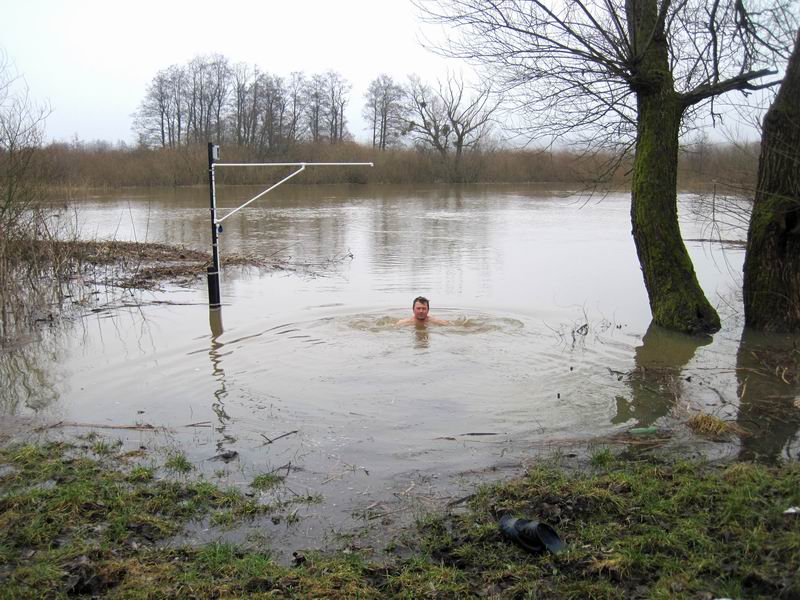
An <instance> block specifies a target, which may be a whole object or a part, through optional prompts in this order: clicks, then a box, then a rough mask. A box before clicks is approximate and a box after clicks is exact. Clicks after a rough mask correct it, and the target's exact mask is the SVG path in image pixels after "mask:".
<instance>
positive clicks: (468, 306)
mask: <svg viewBox="0 0 800 600" xmlns="http://www.w3.org/2000/svg"><path fill="white" fill-rule="evenodd" d="M259 191H261V189H260V188H250V187H231V188H221V189H220V190H219V194H218V200H219V204H220V206H223V207H234V206H236V205H238V204H239V203H241V202H243V201H245V200H247V199H249V198H250V197H252V196H254V195H255V194H257V193H258V192H259ZM695 202H696V197H695V196H693V195H692V194H683V195H681V197H680V205H681V227H682V232H683V235H684V237H685V238H686V239H688V240H694V239H700V238H709V237H713V236H715V235H718V234H719V233H720V232H711V231H710V230H709V228H708V225H707V224H706V223H704V222H702V221H699V220H697V218H696V217H694V216H693V214H692V210H691V208H692V205H693V203H695ZM78 215H79V218H80V221H81V227H82V229H81V232H82V235H83V236H85V237H101V238H110V237H113V238H116V239H125V240H138V241H155V242H167V243H170V244H182V245H185V246H187V247H192V248H197V249H201V250H208V249H209V244H210V239H209V238H210V225H209V210H208V192H207V190H204V189H201V188H198V189H189V190H136V191H130V192H114V193H110V194H106V195H99V196H95V197H92V198H90V199H87V200H85V201H82V202H80V203H79V204H78ZM712 233H713V235H712ZM721 235H722V237H724V238H741V236H742V235H743V234H742V233H741V232H736V231H722V232H721ZM220 244H221V246H220V248H221V253H222V254H223V256H224V255H225V254H226V253H232V252H237V253H253V254H258V255H261V256H263V255H270V256H272V255H274V256H275V257H276V258H279V259H281V260H284V261H287V262H288V263H290V264H292V265H294V266H295V267H296V269H297V270H295V271H261V272H259V271H257V270H255V269H249V270H247V269H245V270H242V269H235V268H230V269H227V270H225V271H224V273H223V280H222V296H223V303H224V306H223V308H222V309H221V311H219V312H211V313H210V312H209V310H208V307H207V293H206V287H205V283H204V282H203V281H202V280H201V281H200V282H199V283H198V284H197V285H195V286H193V287H176V286H165V288H164V290H163V291H160V292H154V293H143V294H138V295H136V296H135V297H134V298H131V299H130V301H127V302H123V301H122V300H117V301H115V302H116V304H117V305H124V306H121V307H120V308H117V309H116V310H110V311H98V312H94V313H93V312H89V311H87V314H86V316H85V318H83V319H81V320H79V321H76V322H73V323H71V324H68V325H66V326H64V327H57V328H42V329H41V331H40V332H39V334H38V337H36V338H35V339H32V340H31V342H30V343H29V344H27V345H26V346H24V347H20V348H17V349H15V350H7V351H6V352H7V356H6V359H5V360H4V361H2V365H3V366H5V367H6V370H7V372H6V373H4V374H2V378H3V379H4V380H6V381H8V382H9V385H7V386H6V390H7V391H6V395H5V399H4V401H3V403H2V411H3V414H4V417H12V416H13V417H32V418H34V419H35V420H36V421H41V422H43V423H57V422H62V428H67V429H69V428H70V427H72V425H71V424H83V425H84V427H82V428H81V427H72V428H71V429H70V431H71V432H75V431H84V430H85V429H87V428H89V429H90V428H91V427H87V426H88V425H96V426H104V427H108V426H112V427H116V426H127V425H133V424H137V423H138V424H150V425H153V426H157V427H163V428H165V429H164V430H158V432H155V433H153V432H147V431H132V430H122V429H98V431H99V432H100V433H103V434H105V435H109V436H112V437H114V436H116V437H124V438H125V439H126V440H128V441H129V442H130V441H131V440H133V442H136V441H137V440H138V441H140V442H141V443H143V444H145V445H149V444H154V443H162V444H168V445H170V444H174V445H176V446H177V447H180V448H182V449H183V450H185V451H186V452H187V454H188V456H189V458H190V460H192V461H193V462H194V463H195V464H197V465H199V466H200V468H201V469H202V470H204V471H205V472H206V473H212V472H216V474H217V476H222V473H221V471H224V477H226V478H227V480H228V481H229V482H231V483H234V484H239V485H243V486H244V485H246V484H247V483H248V482H249V481H251V480H252V477H253V476H254V475H257V474H259V473H264V472H266V471H271V470H273V469H278V468H282V469H283V470H282V471H281V472H283V473H289V477H288V479H287V486H289V487H291V488H292V490H293V491H296V492H298V493H300V492H303V493H306V492H309V493H313V494H321V495H322V498H323V500H322V503H321V504H320V505H317V506H313V507H308V508H307V509H304V511H303V512H301V516H304V518H303V519H301V522H300V525H297V526H295V528H294V529H293V530H292V531H291V532H290V534H289V536H290V537H291V536H292V535H293V536H294V538H292V539H294V540H299V541H295V542H292V543H297V544H299V545H315V543H316V542H317V541H318V540H319V539H320V536H322V535H324V533H325V532H327V531H330V530H331V529H337V528H345V529H346V528H347V527H349V526H350V525H351V524H353V523H356V522H358V521H359V519H358V517H357V516H354V515H358V514H361V513H359V511H362V512H363V511H365V510H366V511H367V512H369V514H377V515H378V516H381V511H384V513H383V515H384V517H385V516H386V515H390V514H391V513H392V512H393V510H394V509H391V508H387V507H388V506H389V502H390V501H391V500H392V498H395V499H396V498H397V497H399V496H404V495H405V496H414V494H418V496H417V497H418V498H423V499H429V500H431V501H436V500H439V501H441V500H442V498H446V497H447V493H450V494H453V493H454V492H452V489H453V488H452V482H453V481H456V480H458V478H459V477H462V476H466V477H467V478H469V475H470V474H476V473H477V474H481V473H485V472H487V471H488V470H490V469H493V468H495V469H496V468H497V466H498V465H499V466H501V467H502V466H504V465H505V466H509V465H511V466H513V465H516V464H519V463H520V462H521V461H523V460H524V459H525V458H526V457H530V456H535V455H536V453H537V452H541V451H552V449H554V448H559V447H562V446H561V445H562V444H563V443H566V441H578V442H580V441H585V442H587V443H588V442H589V441H590V440H592V439H594V438H597V437H607V436H613V435H614V434H618V433H621V432H624V431H626V430H628V429H630V428H632V427H646V426H650V425H656V426H658V427H659V428H660V429H662V430H664V431H671V432H672V435H673V436H674V437H684V438H685V437H689V434H688V432H687V430H686V428H685V426H683V425H682V424H683V423H685V421H686V419H687V418H688V417H689V416H691V415H693V414H696V413H698V412H705V413H708V414H712V415H715V416H719V417H721V418H724V419H728V420H734V421H736V422H737V423H738V424H739V425H740V426H742V427H744V428H746V429H747V430H748V431H750V432H751V435H749V436H745V437H742V438H741V440H740V439H739V438H734V439H733V440H732V441H731V442H729V443H727V444H714V443H705V444H698V445H697V446H695V448H702V451H703V452H705V453H706V454H710V455H712V456H719V455H733V456H739V457H741V458H755V457H760V458H766V459H776V458H779V457H781V456H792V457H796V456H798V453H799V452H800V438H798V428H800V408H798V406H800V405H799V404H798V402H797V398H798V394H799V393H800V392H798V390H797V388H796V386H794V385H793V384H791V383H786V382H785V381H783V380H781V379H780V378H779V377H775V376H774V373H768V371H771V370H772V369H774V366H773V365H767V364H766V363H765V362H764V354H763V353H762V352H761V350H762V348H764V347H765V344H768V345H769V344H772V345H774V344H776V343H778V342H780V340H775V339H774V338H770V339H769V340H764V339H756V338H753V337H746V339H745V340H742V339H741V338H742V318H741V299H740V295H739V293H738V290H739V289H740V287H741V265H742V260H743V249H741V248H737V247H730V246H724V245H722V244H719V243H711V242H701V241H687V247H688V249H689V252H690V254H691V256H692V259H693V261H694V264H695V267H696V270H697V273H698V277H699V279H700V282H701V285H702V286H703V288H704V290H705V291H706V294H707V296H708V297H709V299H710V300H711V302H712V303H713V304H715V305H716V306H717V307H718V309H719V311H720V314H721V316H722V318H723V329H722V331H720V332H719V333H718V334H716V335H715V336H714V337H713V339H712V338H692V337H687V336H682V335H678V334H673V333H670V332H665V331H662V330H660V329H659V328H657V327H653V326H651V325H650V314H649V307H648V304H647V296H646V293H645V289H644V284H643V282H642V277H641V272H640V269H639V265H638V262H637V258H636V252H635V248H634V245H633V241H632V239H631V236H630V222H629V195H628V194H626V193H619V194H610V195H607V196H605V197H602V198H600V197H599V196H598V197H592V198H587V197H584V196H581V195H579V194H577V193H570V192H569V191H568V190H563V189H561V190H553V189H546V188H541V187H531V186H524V187H523V186H470V187H453V186H428V187H420V186H417V187H400V186H383V187H377V186H315V187H307V186H286V187H283V188H279V189H278V190H276V191H274V192H272V193H271V194H270V195H268V196H266V197H264V198H263V199H261V200H259V201H257V202H256V203H254V204H253V205H251V206H250V207H248V208H246V209H244V210H243V211H241V212H240V213H237V214H236V215H234V216H232V217H231V218H230V219H229V220H227V221H225V222H224V229H223V232H222V234H221V242H220ZM417 295H425V296H427V297H428V298H430V301H431V314H432V315H434V316H436V317H440V318H444V319H447V320H449V321H451V324H450V325H444V326H431V327H427V328H418V327H415V326H405V327H398V326H396V325H395V321H396V320H397V319H400V318H403V317H407V316H410V315H411V310H410V309H411V301H412V299H413V298H414V297H415V296H417ZM790 342H791V341H790V340H789V341H788V342H787V343H790ZM12 352H13V353H15V356H14V357H13V359H12V358H11V357H10V353H12ZM287 434H288V435H287ZM154 437H155V438H156V439H155V440H153V438H154ZM224 450H236V451H237V452H238V453H239V456H238V458H237V459H236V460H235V461H234V462H232V463H228V464H224V463H221V462H219V461H216V460H214V461H209V459H211V458H212V457H214V456H215V455H217V454H218V453H220V452H222V451H224ZM443 490H451V491H450V492H445V491H443ZM398 510H399V509H398ZM370 511H371V512H370ZM384 520H386V519H384ZM284 534H285V531H284Z"/></svg>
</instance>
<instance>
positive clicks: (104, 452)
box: [92, 440, 122, 456]
mask: <svg viewBox="0 0 800 600" xmlns="http://www.w3.org/2000/svg"><path fill="white" fill-rule="evenodd" d="M120 446H122V441H121V440H114V441H113V442H107V441H106V440H97V441H95V442H94V444H92V452H94V453H95V454H97V455H99V456H109V455H111V454H114V453H115V452H116V451H117V450H119V448H120Z"/></svg>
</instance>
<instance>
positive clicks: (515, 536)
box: [500, 515, 566, 554]
mask: <svg viewBox="0 0 800 600" xmlns="http://www.w3.org/2000/svg"><path fill="white" fill-rule="evenodd" d="M500 531H502V532H503V535H505V536H506V537H507V538H508V539H510V540H511V541H512V542H514V543H515V544H517V545H518V546H520V547H521V548H524V549H525V550H527V551H528V552H530V553H531V554H541V553H542V552H544V551H545V550H549V551H550V552H552V553H553V554H558V553H559V552H561V551H562V550H563V549H564V548H566V544H565V543H564V542H563V541H562V540H561V538H560V537H559V536H558V534H557V533H556V530H555V529H553V528H552V527H550V525H547V524H546V523H540V522H539V521H531V520H529V519H518V518H516V517H512V516H511V515H504V516H503V517H502V518H501V519H500Z"/></svg>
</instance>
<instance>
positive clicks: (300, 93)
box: [133, 54, 499, 160]
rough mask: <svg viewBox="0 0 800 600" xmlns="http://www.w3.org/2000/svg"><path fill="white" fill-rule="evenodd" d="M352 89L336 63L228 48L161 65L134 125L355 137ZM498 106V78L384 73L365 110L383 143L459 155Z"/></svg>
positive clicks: (379, 145) (169, 130)
mask: <svg viewBox="0 0 800 600" xmlns="http://www.w3.org/2000/svg"><path fill="white" fill-rule="evenodd" d="M351 90H352V85H351V83H350V82H349V81H347V79H346V78H344V77H343V76H342V75H341V74H340V73H338V72H336V71H333V70H328V71H325V72H323V73H312V74H306V73H304V72H301V71H295V72H292V73H290V74H289V75H288V76H281V75H276V74H272V73H269V72H268V71H265V70H263V69H261V68H260V67H258V66H257V65H248V64H246V63H231V61H230V60H229V59H228V58H227V57H225V56H223V55H221V54H212V55H204V56H196V57H195V58H193V59H192V60H190V61H189V62H187V63H186V64H184V65H172V66H170V67H168V68H166V69H162V70H161V71H159V72H158V73H156V75H155V76H154V77H153V79H152V80H151V81H150V83H149V84H148V86H147V89H146V90H145V94H144V97H143V99H142V101H141V103H140V105H139V108H138V109H137V111H136V113H135V114H134V115H133V117H134V120H133V131H134V133H135V134H136V138H137V143H138V145H140V146H145V147H149V148H178V147H181V146H188V145H191V144H202V143H205V142H207V141H214V142H216V143H220V144H235V145H236V146H239V147H244V148H248V149H250V150H252V151H254V152H255V153H256V154H257V155H259V156H269V155H273V156H274V155H282V154H285V153H286V152H287V151H288V150H289V148H291V147H292V146H293V145H296V144H299V143H314V144H317V143H330V144H339V143H342V142H345V141H352V139H353V136H352V133H351V132H350V130H349V129H348V123H347V119H346V117H345V109H346V107H347V106H348V105H349V104H350V103H351V102H352V100H353V99H352V97H351ZM498 107H499V101H498V100H497V99H496V98H493V97H492V95H491V90H490V89H489V87H487V86H478V87H476V88H474V89H469V88H468V86H467V85H466V84H465V83H464V80H463V78H462V77H460V76H455V75H453V74H448V75H447V76H446V77H445V78H444V80H442V81H439V82H437V84H436V85H432V84H430V83H428V82H425V81H423V80H422V79H421V78H420V77H419V76H418V75H414V74H412V75H410V76H409V77H408V81H407V82H406V83H401V82H398V81H396V80H395V79H394V78H393V77H391V76H390V75H387V74H385V73H384V74H380V75H378V76H377V77H375V79H373V80H372V82H371V83H370V84H369V88H368V89H367V92H366V93H365V96H364V104H363V107H362V111H361V112H362V115H363V117H364V119H365V120H366V122H367V123H368V125H369V129H370V134H371V146H372V148H374V149H377V150H387V149H389V148H396V147H400V146H402V145H405V144H410V145H412V146H415V147H421V148H425V149H429V150H432V151H434V152H436V153H438V154H439V155H441V156H447V155H449V154H452V155H453V156H454V157H455V158H456V160H458V159H459V158H460V157H461V156H462V154H464V152H466V151H468V150H470V149H474V148H478V147H480V144H481V142H482V141H484V140H485V139H486V137H487V135H488V134H489V132H490V129H491V126H492V124H493V122H494V119H493V117H494V114H495V113H496V111H497V109H498Z"/></svg>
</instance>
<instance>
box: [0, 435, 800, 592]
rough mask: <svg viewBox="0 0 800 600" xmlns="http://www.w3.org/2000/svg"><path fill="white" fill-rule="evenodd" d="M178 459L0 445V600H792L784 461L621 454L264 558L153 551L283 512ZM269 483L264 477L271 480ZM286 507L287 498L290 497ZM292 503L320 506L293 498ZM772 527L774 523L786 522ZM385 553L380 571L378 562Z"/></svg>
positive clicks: (793, 488) (550, 470)
mask: <svg viewBox="0 0 800 600" xmlns="http://www.w3.org/2000/svg"><path fill="white" fill-rule="evenodd" d="M193 473H194V467H193V465H191V463H189V461H187V460H186V458H185V455H183V454H182V453H181V452H180V451H179V450H175V449H173V450H171V451H170V452H168V453H159V452H157V451H155V450H147V449H139V450H132V451H124V450H123V449H122V444H121V443H120V442H116V441H114V440H109V439H105V438H102V437H100V436H99V435H97V434H96V433H91V432H90V433H88V434H85V435H83V436H80V437H78V438H75V439H74V440H70V441H67V442H64V441H57V442H48V441H41V442H38V443H33V444H17V445H11V446H5V447H3V448H2V449H0V565H3V566H2V567H0V597H2V598H34V597H36V598H38V597H55V598H60V597H97V596H102V597H109V598H117V597H125V598H130V597H134V598H172V597H188V596H191V597H197V598H219V597H248V598H253V597H255V598H257V597H279V598H280V597H284V598H307V597H325V598H353V597H360V598H382V597H406V598H412V597H413V598H418V597H427V598H462V597H493V598H494V597H496V598H506V597H508V598H511V597H536V598H645V597H647V598H676V597H682V598H704V599H711V598H720V597H731V598H744V597H746V598H794V597H798V595H799V594H800V516H798V515H797V514H794V513H791V512H789V513H787V512H786V511H787V510H788V509H790V508H791V507H793V506H798V505H800V464H798V463H797V462H796V461H787V462H783V463H781V464H778V465H774V466H766V465H758V464H753V463H745V462H737V461H725V462H706V461H701V460H686V459H684V458H680V457H675V456H669V455H666V454H663V453H661V454H659V453H654V452H652V451H643V450H642V448H640V447H637V446H628V447H622V448H617V449H614V450H612V449H611V448H609V447H604V446H599V447H595V448H594V449H593V450H592V451H591V452H590V453H589V455H588V460H587V459H575V458H571V457H568V456H559V455H557V454H556V455H552V456H551V457H549V458H547V459H543V460H542V461H540V462H538V463H537V464H536V465H535V466H533V467H531V468H529V469H528V470H527V471H526V472H525V473H523V474H522V475H520V476H518V477H514V478H512V479H509V480H505V481H501V482H499V483H495V484H491V485H481V486H478V487H477V488H476V489H475V491H474V493H473V494H471V495H470V496H468V497H466V498H463V499H461V500H460V501H456V502H451V503H450V505H448V506H445V507H442V509H441V510H439V511H435V512H429V513H427V514H425V515H422V516H421V517H420V518H419V519H418V520H417V522H416V524H415V525H414V526H412V527H411V528H409V529H408V530H405V531H404V532H402V533H400V534H399V535H396V536H394V537H393V538H391V539H387V540H386V546H385V548H383V549H379V550H381V554H382V556H387V555H388V556H389V558H384V559H381V560H377V559H376V556H377V554H378V553H377V552H376V551H375V550H376V549H370V548H359V547H358V545H357V544H355V545H348V546H346V547H344V548H339V549H333V550H331V551H329V552H324V553H322V552H309V553H305V552H303V551H302V549H298V551H297V552H295V553H294V556H295V560H294V566H282V565H280V564H278V563H277V562H275V561H274V560H273V559H271V558H270V548H269V540H268V539H262V540H250V541H248V542H247V543H244V544H241V545H233V544H229V543H224V542H211V543H204V544H200V545H196V546H188V545H173V544H170V543H169V540H170V539H171V538H173V536H175V535H178V534H179V533H180V532H181V531H182V530H183V528H184V527H185V526H186V525H187V524H188V523H190V522H196V521H202V523H203V524H204V526H207V527H218V528H220V531H224V530H225V528H228V527H233V526H234V525H235V524H236V523H238V522H241V521H242V520H249V519H265V518H270V519H272V520H273V523H275V522H276V521H277V522H280V520H282V519H283V520H285V522H286V523H287V524H288V526H291V523H290V520H289V519H291V517H290V515H291V514H293V511H292V510H291V508H292V503H289V504H282V503H281V502H278V501H275V500H274V498H273V497H272V496H271V495H270V493H269V491H268V490H271V489H273V488H275V487H277V486H280V485H281V481H280V478H279V477H274V476H273V477H270V476H269V474H263V475H260V476H256V477H255V478H254V479H253V481H252V482H251V483H250V486H249V492H245V493H243V492H242V491H240V490H237V489H222V488H220V487H219V486H217V485H216V484H214V483H213V482H211V481H209V480H206V479H204V478H203V477H202V476H200V477H197V476H194V475H193ZM273 475H274V474H273ZM296 501H297V500H296ZM299 501H301V502H315V501H319V499H314V498H303V499H300V500H299ZM785 513H786V514H785ZM503 514H513V515H516V516H521V517H526V518H532V519H538V520H542V521H546V522H547V523H549V524H550V525H551V526H553V527H554V528H555V529H556V530H557V531H558V532H559V534H560V535H561V537H562V538H563V540H564V541H565V542H566V544H567V550H566V551H565V552H563V553H560V554H558V555H552V554H547V553H545V554H530V553H529V552H526V551H525V550H524V549H522V548H519V547H517V546H515V545H514V544H512V543H510V541H509V540H507V539H505V538H504V536H503V534H502V533H501V532H500V530H499V529H498V520H499V518H500V516H501V515H503ZM392 555H394V558H391V556H392Z"/></svg>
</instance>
